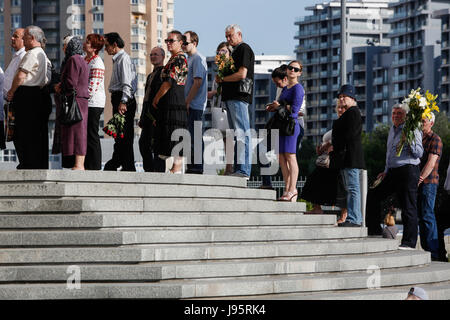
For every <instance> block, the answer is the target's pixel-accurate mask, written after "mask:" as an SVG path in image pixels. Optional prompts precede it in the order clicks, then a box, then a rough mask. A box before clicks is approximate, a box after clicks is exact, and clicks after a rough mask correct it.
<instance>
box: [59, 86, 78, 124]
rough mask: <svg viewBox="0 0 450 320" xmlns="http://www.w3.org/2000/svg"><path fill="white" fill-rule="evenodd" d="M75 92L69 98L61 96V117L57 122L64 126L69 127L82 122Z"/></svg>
mask: <svg viewBox="0 0 450 320" xmlns="http://www.w3.org/2000/svg"><path fill="white" fill-rule="evenodd" d="M76 97H77V91H76V90H75V89H74V90H73V93H72V94H71V95H70V96H67V95H65V94H62V96H61V115H60V117H59V122H60V123H61V124H63V125H66V126H71V125H73V124H75V123H78V122H80V121H81V120H83V115H82V114H81V112H80V107H79V106H78V102H77V99H76Z"/></svg>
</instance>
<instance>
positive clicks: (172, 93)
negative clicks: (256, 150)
mask: <svg viewBox="0 0 450 320" xmlns="http://www.w3.org/2000/svg"><path fill="white" fill-rule="evenodd" d="M225 39H226V42H222V43H221V44H219V46H218V48H217V54H224V55H225V56H226V57H231V58H232V60H233V63H234V66H233V67H234V69H233V70H234V72H232V73H230V74H227V75H225V76H222V77H219V76H217V77H216V79H214V82H215V84H214V86H213V88H214V89H215V88H218V87H220V89H221V93H220V95H218V94H217V91H215V90H214V92H208V78H207V65H206V59H205V57H204V56H203V55H202V54H201V53H200V52H199V51H198V49H197V47H198V44H199V41H200V39H199V36H198V34H197V33H195V32H194V31H186V32H185V33H181V32H179V31H176V30H174V31H171V32H169V33H168V37H167V39H165V43H166V45H167V52H168V54H170V57H169V59H168V62H167V63H165V62H164V61H165V58H166V51H165V50H164V49H163V48H161V47H155V48H153V49H152V50H151V53H150V62H151V63H152V66H153V71H152V72H151V73H150V74H149V75H148V77H147V81H146V86H145V95H144V100H143V106H142V111H141V115H140V118H139V122H138V125H139V127H140V128H141V129H142V134H141V136H140V139H139V149H140V152H141V154H142V157H143V166H144V170H145V171H146V172H165V171H167V170H166V168H165V164H166V162H165V160H166V159H167V158H168V157H173V158H174V161H173V166H172V167H171V168H170V170H168V172H169V173H172V174H181V173H182V172H183V170H182V167H183V157H187V156H189V159H188V166H187V171H186V173H192V174H202V173H203V119H204V111H205V108H206V105H207V100H208V98H211V97H213V96H216V97H217V96H220V101H221V102H220V103H219V104H221V105H222V107H223V108H224V110H226V114H227V120H228V124H227V125H228V127H229V129H232V130H234V131H235V139H236V146H235V152H234V161H233V163H232V164H230V163H227V167H226V174H227V175H232V176H237V177H244V178H248V177H249V176H250V175H251V167H252V136H251V131H250V115H249V105H250V104H251V103H252V97H253V92H252V88H253V80H254V64H255V55H254V53H253V50H252V48H251V47H250V46H249V45H248V44H247V43H245V42H244V41H243V34H242V31H241V29H240V27H239V26H238V25H230V26H228V27H227V28H226V29H225ZM45 43H46V39H45V35H44V32H43V31H42V30H41V29H40V28H39V27H36V26H29V27H27V28H25V29H17V30H15V32H14V34H13V36H12V39H11V46H12V48H13V49H14V51H15V53H14V54H13V57H12V60H11V62H10V63H9V65H8V68H7V69H6V70H5V73H4V74H3V71H1V72H0V75H1V76H0V86H1V87H2V90H1V95H2V96H3V98H2V100H1V101H2V102H3V99H5V100H6V103H7V104H8V110H13V113H14V127H11V128H9V127H7V130H8V132H3V126H0V128H1V129H0V134H1V135H2V136H3V138H2V139H0V140H1V144H0V148H2V149H4V148H5V143H4V142H5V136H6V135H7V136H9V135H11V137H12V140H13V142H14V146H15V149H16V153H17V156H18V159H19V165H18V167H17V168H18V169H48V119H49V115H50V113H51V111H52V99H51V97H50V95H51V94H54V97H55V99H54V101H55V103H56V105H57V108H56V124H55V131H54V132H55V136H54V139H53V146H52V152H53V153H55V154H57V153H62V156H63V161H62V163H63V167H66V168H72V169H73V170H100V169H101V164H102V158H101V155H102V153H101V145H100V139H99V135H98V131H99V122H100V117H101V115H102V113H103V111H104V108H105V104H106V93H105V90H106V86H105V65H104V62H103V60H102V58H101V57H100V56H99V52H100V51H101V50H103V48H104V49H105V52H106V53H107V54H108V55H109V56H111V57H112V61H113V69H112V76H111V79H110V82H109V86H108V90H109V92H110V94H111V105H112V111H113V114H120V115H122V116H123V117H124V121H125V122H124V129H123V134H124V135H123V137H122V136H118V137H115V143H114V150H113V155H112V158H111V159H110V160H109V161H107V162H106V164H105V166H104V170H106V171H116V170H118V169H119V168H121V170H122V171H136V167H135V161H134V152H133V143H134V118H135V115H136V112H137V102H136V97H135V95H136V91H137V73H136V70H135V66H134V64H133V63H132V60H131V58H130V56H129V55H128V53H127V52H126V51H125V50H124V48H125V45H126V44H125V42H124V41H123V39H122V38H121V36H120V35H119V34H118V33H116V32H111V33H107V34H105V35H99V34H89V35H88V36H87V37H86V39H85V40H84V41H83V40H82V39H81V38H79V37H76V36H67V37H65V38H64V41H63V51H64V59H63V62H62V65H61V68H60V72H59V73H58V72H56V71H55V69H54V68H53V66H52V64H51V62H50V61H49V59H48V58H47V56H46V54H45ZM302 70H303V66H302V64H301V62H299V61H291V62H290V63H289V64H287V65H282V66H280V67H279V68H276V69H275V70H273V72H272V80H273V82H274V83H275V85H276V86H277V88H278V89H279V94H278V96H277V99H276V100H275V101H273V102H272V103H270V104H269V105H267V106H266V110H267V111H268V112H274V113H276V111H277V110H279V109H280V108H282V107H283V108H286V110H288V111H289V114H290V115H289V117H290V118H292V119H291V120H292V121H293V130H292V134H289V135H283V134H281V135H280V136H279V150H277V153H278V160H279V164H280V167H281V172H282V175H283V179H284V182H285V192H284V194H283V195H282V196H281V197H280V198H279V199H278V200H279V201H290V202H295V201H297V198H303V199H305V200H308V201H310V202H312V203H313V206H314V207H313V210H311V211H309V212H307V213H308V214H318V213H319V214H320V213H323V211H322V209H321V205H336V206H338V207H340V208H341V217H340V219H339V220H338V225H339V226H343V227H361V225H362V224H363V215H362V208H361V186H360V171H361V170H362V169H365V160H364V154H363V148H362V141H361V134H362V124H363V121H362V117H361V112H360V110H359V108H358V105H357V99H356V94H355V89H354V88H353V87H352V86H351V85H343V86H342V87H341V88H340V90H339V91H338V94H337V97H336V98H337V104H336V112H337V115H338V118H337V119H336V120H335V121H334V122H333V128H332V130H331V131H329V132H327V133H326V134H325V135H324V137H323V141H322V143H321V144H320V145H319V146H318V147H317V150H316V151H317V154H318V157H319V158H320V161H317V162H316V163H317V167H316V169H315V170H314V172H313V173H312V174H311V175H310V176H309V177H308V179H307V182H306V185H305V187H304V189H303V192H302V194H301V195H299V194H298V191H297V179H298V175H299V168H298V164H297V159H296V154H297V151H298V149H299V145H300V141H301V139H302V137H303V135H304V130H305V128H304V122H303V117H304V116H305V90H304V88H303V86H302V85H301V83H300V82H299V78H300V76H301V74H302ZM249 88H250V89H249ZM68 97H70V98H71V99H72V100H71V101H76V104H77V106H78V108H79V111H80V114H81V118H82V119H81V120H80V121H78V122H76V123H75V124H67V123H63V122H61V121H60V114H61V112H62V111H61V110H62V105H63V104H64V101H67V99H68ZM0 114H1V116H2V117H3V118H4V114H3V112H0ZM6 116H7V117H8V116H9V115H8V114H7V115H6ZM405 117H406V108H405V106H404V105H402V104H397V105H395V106H393V108H392V123H393V125H392V127H391V129H390V132H389V137H388V141H387V150H386V168H385V170H384V172H382V173H380V174H379V176H378V178H379V181H381V183H380V184H379V185H378V186H377V187H375V188H373V189H371V190H370V191H369V193H368V201H367V215H366V223H367V226H368V230H369V234H371V235H379V234H381V232H382V230H381V226H380V220H381V216H380V212H381V208H380V203H381V200H383V199H385V198H386V197H387V196H388V195H390V194H392V193H394V194H395V195H396V196H397V198H398V200H399V203H400V208H401V211H402V221H403V225H404V229H403V239H402V244H401V246H400V248H401V249H410V248H414V247H415V246H416V241H417V235H418V230H419V232H420V235H421V244H422V247H423V248H424V249H425V250H428V251H430V252H431V253H432V258H433V259H442V248H441V247H442V245H440V244H439V242H440V241H441V238H440V233H441V231H442V230H441V229H442V228H440V227H439V226H438V225H437V223H436V219H435V213H434V211H433V210H434V202H435V198H436V190H437V184H438V183H439V177H438V173H437V168H438V165H439V159H440V157H441V155H442V141H441V139H440V138H439V137H438V136H437V135H436V134H435V133H433V131H432V126H433V124H434V117H433V118H431V119H425V120H424V121H423V130H422V131H420V130H416V132H415V133H414V134H415V142H414V143H412V144H410V145H406V146H405V148H404V149H403V151H402V153H401V155H400V156H396V155H395V154H396V152H395V147H396V146H397V144H398V142H399V139H400V132H401V130H402V128H403V126H404V122H405ZM3 118H1V119H2V120H3ZM178 129H184V130H188V132H189V134H190V142H191V144H190V146H191V150H183V149H182V150H181V151H180V152H179V153H177V154H173V150H174V148H175V147H176V145H177V143H178V142H177V141H173V140H172V138H173V134H174V133H175V132H176V131H177V130H178ZM224 142H226V141H225V140H224ZM198 149H200V150H202V152H200V153H198V152H195V150H198ZM227 158H228V159H229V155H227ZM447 180H449V177H447ZM449 183H450V182H449ZM447 184H448V183H447ZM446 201H448V199H447V200H446ZM438 229H439V230H441V231H439V232H438Z"/></svg>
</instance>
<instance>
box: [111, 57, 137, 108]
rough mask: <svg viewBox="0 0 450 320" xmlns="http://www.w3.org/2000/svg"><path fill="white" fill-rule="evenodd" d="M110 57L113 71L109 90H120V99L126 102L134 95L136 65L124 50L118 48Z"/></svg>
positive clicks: (135, 88)
mask: <svg viewBox="0 0 450 320" xmlns="http://www.w3.org/2000/svg"><path fill="white" fill-rule="evenodd" d="M112 59H113V73H112V76H111V82H110V83H109V92H111V93H112V92H118V91H119V92H122V99H121V101H123V102H128V100H130V99H132V98H133V97H134V94H135V93H136V90H137V74H136V67H135V66H134V64H133V63H132V62H131V58H130V56H129V55H128V54H127V53H126V52H125V51H124V50H120V51H119V52H118V53H117V54H115V55H114V56H113V58H112Z"/></svg>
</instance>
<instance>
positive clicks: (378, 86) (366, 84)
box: [333, 46, 393, 131]
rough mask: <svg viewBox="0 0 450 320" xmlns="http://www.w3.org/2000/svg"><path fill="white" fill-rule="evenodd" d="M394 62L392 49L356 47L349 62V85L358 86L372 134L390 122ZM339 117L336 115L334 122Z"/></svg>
mask: <svg viewBox="0 0 450 320" xmlns="http://www.w3.org/2000/svg"><path fill="white" fill-rule="evenodd" d="M391 63H392V54H391V53H389V47H384V46H364V47H355V48H353V50H352V56H351V60H348V63H347V66H348V68H347V70H349V71H350V72H349V73H348V74H349V81H348V82H349V83H351V84H352V85H353V86H354V87H355V92H356V98H357V101H358V105H359V106H360V108H361V113H362V118H363V129H364V130H365V131H372V130H373V128H374V127H375V126H376V125H377V124H378V123H389V119H390V117H389V113H390V110H391V107H392V105H393V102H392V100H391V99H390V97H389V92H390V91H391V72H392V70H391V69H390V66H391ZM336 118H337V116H336V113H335V112H333V120H334V119H336Z"/></svg>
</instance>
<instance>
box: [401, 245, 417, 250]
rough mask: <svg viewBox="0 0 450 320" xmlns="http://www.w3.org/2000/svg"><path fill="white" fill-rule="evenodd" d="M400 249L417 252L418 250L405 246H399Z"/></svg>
mask: <svg viewBox="0 0 450 320" xmlns="http://www.w3.org/2000/svg"><path fill="white" fill-rule="evenodd" d="M398 249H399V250H416V248H411V247H408V246H405V245H404V244H402V245H400V246H398Z"/></svg>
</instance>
